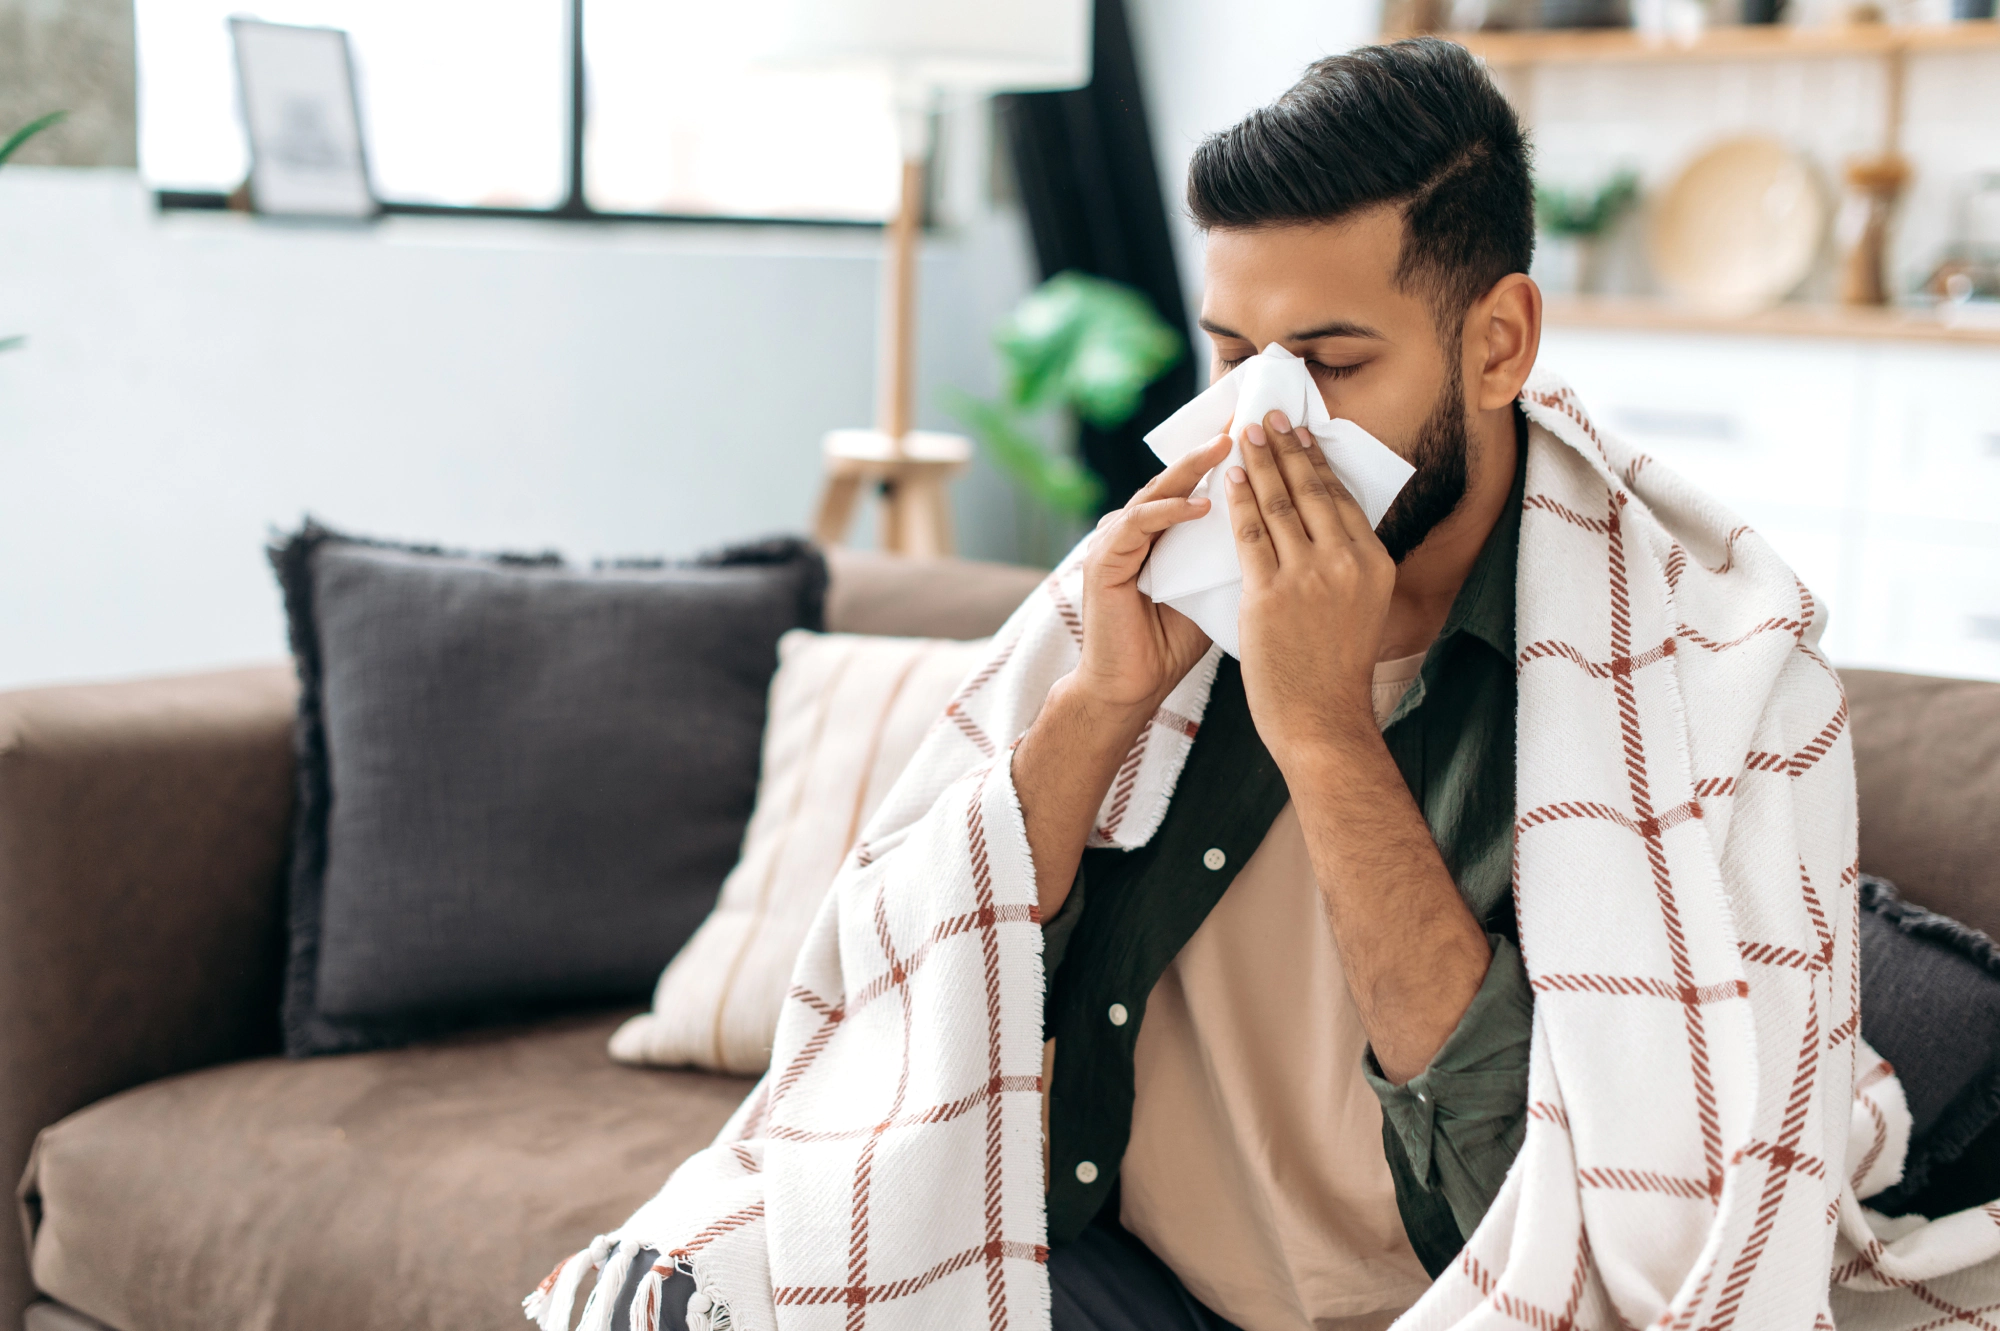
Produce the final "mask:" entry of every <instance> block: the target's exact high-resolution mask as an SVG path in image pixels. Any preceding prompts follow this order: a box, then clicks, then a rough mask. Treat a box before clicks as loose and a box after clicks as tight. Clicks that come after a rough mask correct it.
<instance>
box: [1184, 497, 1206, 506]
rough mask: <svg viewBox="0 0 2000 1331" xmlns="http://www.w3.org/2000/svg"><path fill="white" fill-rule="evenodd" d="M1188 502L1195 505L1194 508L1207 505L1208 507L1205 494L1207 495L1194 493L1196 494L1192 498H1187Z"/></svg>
mask: <svg viewBox="0 0 2000 1331" xmlns="http://www.w3.org/2000/svg"><path fill="white" fill-rule="evenodd" d="M1188 502H1189V503H1190V504H1193V505H1194V506H1195V507H1196V508H1207V507H1208V496H1207V495H1196V496H1195V497H1194V498H1192V499H1190V500H1188Z"/></svg>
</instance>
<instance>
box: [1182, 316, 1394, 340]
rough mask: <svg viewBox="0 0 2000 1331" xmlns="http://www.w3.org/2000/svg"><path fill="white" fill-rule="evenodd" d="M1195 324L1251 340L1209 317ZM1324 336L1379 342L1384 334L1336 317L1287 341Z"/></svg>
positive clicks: (1221, 334) (1204, 329) (1219, 334)
mask: <svg viewBox="0 0 2000 1331" xmlns="http://www.w3.org/2000/svg"><path fill="white" fill-rule="evenodd" d="M1195 326H1196V327H1198V328H1200V329H1201V331H1202V332H1204V333H1208V334H1211V335H1212V336H1215V337H1233V338H1235V339H1236V340H1237V341H1239V342H1248V341H1249V340H1250V339H1249V338H1247V337H1245V336H1243V334H1241V333H1239V332H1237V331H1236V330H1235V329H1233V328H1225V327H1223V326H1222V325H1221V324H1219V323H1217V322H1216V321H1215V320H1213V319H1210V318H1207V317H1203V318H1200V319H1197V320H1196V321H1195ZM1323 337H1365V338H1372V339H1374V340H1375V341H1377V342H1380V341H1381V340H1382V334H1380V333H1378V332H1376V331H1375V330H1374V329H1373V328H1370V327H1369V326H1368V325H1367V324H1358V323H1350V322H1348V321H1347V320H1345V319H1336V320H1335V321H1334V322H1332V323H1329V324H1321V325H1320V326H1319V327H1317V328H1308V329H1306V330H1305V331H1303V332H1298V333H1293V334H1292V335H1291V336H1290V337H1288V338H1286V339H1285V340H1286V341H1287V342H1316V341H1318V340H1319V339H1320V338H1323Z"/></svg>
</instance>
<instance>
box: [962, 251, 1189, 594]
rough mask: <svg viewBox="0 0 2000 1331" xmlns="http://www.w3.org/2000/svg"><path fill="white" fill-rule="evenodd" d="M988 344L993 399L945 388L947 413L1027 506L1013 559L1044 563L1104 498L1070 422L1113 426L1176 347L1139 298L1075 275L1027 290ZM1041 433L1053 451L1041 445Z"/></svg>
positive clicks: (1168, 364)
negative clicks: (992, 353) (995, 379)
mask: <svg viewBox="0 0 2000 1331" xmlns="http://www.w3.org/2000/svg"><path fill="white" fill-rule="evenodd" d="M993 345H994V347H995V348H996V349H997V350H998V351H999V353H1000V359H1001V362H1002V365H1003V368H1004V376H1003V378H1004V383H1003V385H1002V393H1001V396H1000V397H999V399H997V400H994V401H988V400H985V399H981V398H975V397H973V396H972V395H970V394H968V393H962V392H954V393H952V395H951V402H950V408H951V411H952V413H953V414H954V415H955V416H957V417H958V418H959V420H960V421H962V422H963V423H964V424H965V426H966V428H967V429H969V430H970V431H971V432H972V434H973V435H974V436H975V437H976V438H977V439H978V440H979V443H980V446H981V447H982V448H984V449H985V450H986V454H987V456H988V457H990V458H991V459H992V460H993V462H994V464H995V465H996V466H998V467H999V468H1000V469H1001V470H1002V471H1004V472H1005V473H1007V475H1008V477H1009V478H1010V479H1011V480H1012V481H1013V482H1014V484H1015V485H1016V486H1017V487H1018V488H1019V490H1020V491H1021V493H1022V494H1023V496H1025V497H1026V498H1027V499H1028V501H1029V502H1028V504H1027V505H1025V506H1023V509H1022V510H1021V516H1022V532H1021V538H1022V539H1021V547H1022V549H1021V553H1022V555H1023V556H1024V557H1026V558H1030V559H1037V560H1039V561H1041V562H1043V563H1051V562H1053V561H1054V559H1055V558H1057V557H1059V556H1060V555H1061V553H1062V550H1063V549H1064V548H1066V547H1067V546H1068V545H1069V544H1071V543H1072V542H1073V541H1074V540H1075V539H1076V537H1077V535H1079V534H1080V533H1081V531H1082V528H1083V527H1084V526H1085V525H1086V524H1087V523H1088V522H1089V521H1090V520H1091V518H1093V517H1094V516H1095V514H1096V512H1097V505H1098V503H1099V501H1100V500H1101V499H1102V498H1103V497H1104V482H1103V481H1102V480H1100V479H1099V478H1098V476H1097V475H1096V474H1095V473H1094V472H1092V471H1091V470H1090V468H1088V467H1087V466H1085V465H1084V464H1083V462H1082V461H1081V460H1080V459H1079V458H1078V457H1077V455H1076V427H1077V422H1078V421H1085V422H1088V423H1089V424H1091V425H1093V426H1096V427H1097V428H1098V429H1103V430H1110V429H1116V428H1117V427H1118V426H1120V425H1123V424H1124V423H1125V422H1126V421H1128V420H1130V419H1131V418H1132V413H1133V412H1135V411H1137V410H1138V409H1139V400H1140V397H1141V396H1142V395H1143V394H1144V393H1145V391H1146V386H1147V385H1148V384H1150V383H1152V382H1153V381H1154V380H1155V379H1157V378H1159V377H1160V376H1161V375H1162V374H1164V373H1166V372H1167V370H1169V369H1171V368H1172V367H1173V366H1174V365H1175V364H1176V363H1177V362H1178V361H1179V360H1180V359H1181V357H1182V355H1183V354H1185V350H1186V349H1185V346H1184V344H1183V342H1182V339H1181V335H1180V333H1179V332H1177V331H1176V330H1175V329H1173V328H1172V327H1170V326H1169V325H1168V324H1167V323H1166V321H1164V320H1163V319H1161V318H1160V316H1159V314H1158V313H1157V312H1155V311H1154V309H1153V306H1152V303H1151V302H1150V301H1148V300H1147V299H1146V298H1145V296H1143V295H1141V294H1140V293H1139V292H1137V291H1135V290H1133V289H1132V288H1131V287H1128V286H1125V285H1122V284H1121V283H1117V282H1110V281H1106V280H1105V279H1103V278H1101V277H1091V276H1089V275H1087V274H1084V273H1078V272H1065V273H1058V274H1056V275H1055V276H1054V277H1052V278H1050V279H1049V280H1048V281H1046V282H1044V283H1043V284H1042V285H1041V286H1039V287H1037V288H1036V289H1035V290H1034V291H1032V292H1030V293H1028V295H1027V296H1026V297H1024V298H1023V299H1022V301H1021V303H1020V304H1019V305H1017V306H1015V307H1014V310H1013V312H1012V313H1010V314H1009V315H1008V316H1007V318H1006V319H1005V320H1003V321H1002V322H1001V324H1000V326H999V327H998V328H997V329H995V330H994V334H993ZM1050 434H1054V435H1055V436H1056V438H1057V441H1058V442H1057V443H1056V445H1055V446H1054V447H1051V446H1049V445H1048V444H1046V443H1044V442H1043V440H1044V438H1045V437H1047V436H1048V435H1050Z"/></svg>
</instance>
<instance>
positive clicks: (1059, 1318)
mask: <svg viewBox="0 0 2000 1331" xmlns="http://www.w3.org/2000/svg"><path fill="white" fill-rule="evenodd" d="M657 1259H658V1254H657V1253H655V1252H653V1251H652V1250H651V1249H650V1248H649V1249H647V1250H645V1251H643V1252H641V1253H640V1254H639V1256H638V1259H637V1260H636V1261H634V1262H633V1263H632V1269H631V1272H630V1274H628V1275H627V1276H626V1277H625V1286H626V1287H625V1289H624V1291H623V1292H622V1293H621V1294H620V1295H619V1299H618V1304H617V1310H616V1311H615V1312H614V1313H613V1314H612V1327H613V1331H631V1327H630V1324H629V1323H628V1322H627V1320H626V1314H625V1309H626V1308H627V1307H629V1306H630V1304H631V1302H632V1296H633V1295H634V1294H636V1293H637V1292H638V1290H639V1282H640V1281H641V1280H643V1279H644V1278H645V1275H646V1272H647V1271H648V1270H649V1269H650V1268H651V1267H652V1265H653V1262H654V1261H655V1260H657ZM1049 1290H1050V1293H1051V1294H1052V1295H1053V1296H1054V1301H1055V1309H1054V1311H1055V1318H1054V1322H1055V1331H1236V1328H1235V1327H1234V1326H1233V1325H1231V1324H1230V1323H1228V1322H1225V1321H1223V1320H1222V1319H1221V1318H1220V1317H1217V1316H1216V1315H1215V1314H1214V1313H1212V1312H1210V1311H1209V1310H1208V1309H1207V1308H1204V1307H1203V1306H1202V1305H1201V1304H1200V1302H1198V1301H1197V1300H1196V1299H1195V1297H1194V1295H1192V1294H1190V1293H1188V1292H1187V1289H1186V1287H1185V1286H1183V1285H1182V1284H1181V1282H1180V1280H1179V1278H1178V1277H1176V1276H1175V1275H1174V1273H1173V1272H1172V1271H1170V1270H1169V1269H1167V1264H1166V1263H1165V1262H1163V1261H1161V1260H1160V1259H1159V1258H1158V1257H1155V1256H1154V1255H1153V1252H1152V1250H1151V1249H1149V1248H1148V1247H1147V1246H1146V1245H1145V1244H1143V1243H1141V1242H1139V1240H1138V1239H1136V1238H1134V1237H1132V1235H1130V1234H1129V1233H1127V1232H1126V1231H1125V1230H1124V1229H1123V1228H1122V1227H1120V1226H1119V1225H1118V1224H1117V1223H1116V1222H1115V1221H1114V1222H1109V1223H1107V1222H1104V1221H1099V1222H1098V1223H1097V1224H1094V1225H1092V1226H1091V1227H1090V1228H1089V1229H1086V1230H1084V1231H1083V1235H1082V1237H1081V1238H1079V1239H1077V1240H1076V1242H1074V1243H1066V1244H1064V1245H1063V1246H1062V1247H1060V1248H1057V1249H1055V1250H1054V1251H1053V1252H1051V1253H1050V1254H1049ZM663 1293H664V1295H665V1298H664V1299H663V1300H662V1303H663V1304H664V1306H663V1308H662V1309H661V1311H662V1313H663V1316H662V1317H661V1318H660V1327H661V1331H687V1299H688V1295H690V1294H692V1293H694V1281H693V1280H692V1279H691V1278H689V1277H687V1276H685V1275H682V1274H680V1273H679V1272H675V1273H674V1275H673V1276H672V1277H670V1278H669V1279H668V1281H667V1286H666V1289H665V1290H664V1291H663Z"/></svg>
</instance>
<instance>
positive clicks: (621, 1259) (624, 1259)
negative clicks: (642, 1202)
mask: <svg viewBox="0 0 2000 1331" xmlns="http://www.w3.org/2000/svg"><path fill="white" fill-rule="evenodd" d="M637 1251H638V1249H637V1247H636V1246H634V1245H633V1244H632V1243H630V1242H629V1241H628V1242H624V1243H620V1244H618V1245H617V1246H615V1247H613V1248H612V1249H611V1255H610V1258H609V1259H608V1260H607V1261H605V1262H603V1263H602V1270H600V1271H599V1273H598V1276H597V1285H596V1287H595V1288H594V1289H592V1290H591V1291H590V1297H589V1298H588V1299H586V1300H585V1301H584V1304H583V1317H582V1319H581V1320H580V1321H579V1322H578V1323H577V1331H611V1319H612V1316H613V1315H614V1312H615V1310H616V1306H617V1303H618V1295H619V1293H620V1292H621V1291H622V1290H623V1289H624V1287H625V1277H626V1275H627V1274H628V1273H629V1272H630V1271H631V1269H632V1256H633V1254H634V1253H635V1252H637ZM556 1331H568V1328H567V1327H558V1328H557V1329H556Z"/></svg>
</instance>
